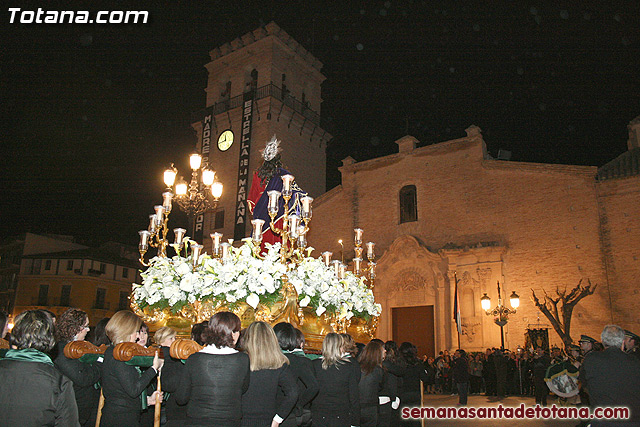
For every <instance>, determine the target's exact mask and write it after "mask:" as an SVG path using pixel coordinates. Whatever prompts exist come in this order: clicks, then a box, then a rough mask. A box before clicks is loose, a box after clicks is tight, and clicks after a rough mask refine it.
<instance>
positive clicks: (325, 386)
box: [311, 333, 360, 427]
mask: <svg viewBox="0 0 640 427" xmlns="http://www.w3.org/2000/svg"><path fill="white" fill-rule="evenodd" d="M342 349H343V340H342V337H341V336H340V335H338V334H336V333H329V334H327V336H326V337H325V338H324V341H323V343H322V357H321V358H319V359H316V360H314V361H313V371H314V373H315V375H316V378H317V379H318V385H319V386H320V391H319V392H318V396H316V398H315V399H314V400H313V402H311V417H312V419H313V426H314V427H349V426H357V425H359V424H360V392H359V390H358V379H359V377H360V374H359V370H360V368H359V367H358V371H356V370H355V369H354V368H353V367H354V365H350V364H349V363H350V362H347V361H345V359H344V358H343V353H342Z"/></svg>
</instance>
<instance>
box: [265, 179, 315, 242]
mask: <svg viewBox="0 0 640 427" xmlns="http://www.w3.org/2000/svg"><path fill="white" fill-rule="evenodd" d="M288 173H289V171H287V170H286V169H283V168H280V169H279V170H278V172H277V173H276V174H275V175H274V176H273V177H272V178H271V179H270V180H269V183H268V184H267V187H266V188H265V190H264V192H263V193H262V195H261V196H260V198H259V199H258V201H257V202H256V206H255V207H254V208H253V218H254V219H263V220H264V226H263V227H262V231H263V232H266V231H267V230H269V224H270V223H271V217H270V216H269V210H268V208H269V194H268V192H269V191H273V190H275V191H279V192H282V176H283V175H287V174H288ZM306 195H307V193H305V192H304V191H302V189H301V188H300V187H298V184H296V183H295V182H294V183H293V185H292V195H291V200H290V201H289V206H292V203H293V206H294V207H295V210H294V211H295V213H296V214H297V215H300V212H301V207H300V197H303V196H306ZM283 215H284V199H283V198H282V197H280V198H279V199H278V214H277V215H276V222H277V221H278V220H279V219H280V218H281V217H282V216H283Z"/></svg>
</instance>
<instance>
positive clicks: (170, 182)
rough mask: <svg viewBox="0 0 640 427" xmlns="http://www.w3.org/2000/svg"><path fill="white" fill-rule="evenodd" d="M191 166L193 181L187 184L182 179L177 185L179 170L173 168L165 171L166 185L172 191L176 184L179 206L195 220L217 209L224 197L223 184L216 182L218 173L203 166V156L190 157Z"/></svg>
mask: <svg viewBox="0 0 640 427" xmlns="http://www.w3.org/2000/svg"><path fill="white" fill-rule="evenodd" d="M189 164H190V166H191V181H190V182H189V183H188V184H187V182H186V181H184V179H182V177H180V180H179V181H178V182H177V183H176V175H177V174H178V170H177V169H176V168H175V167H174V166H173V164H171V167H170V168H169V169H167V170H165V171H164V183H165V185H166V186H167V188H168V190H169V191H170V190H171V189H172V188H173V186H174V183H175V197H174V198H173V200H174V201H175V202H176V203H177V204H178V206H179V207H180V209H182V210H183V211H184V212H185V213H186V214H187V216H188V217H189V218H190V219H191V220H193V219H194V218H195V217H196V215H198V214H201V213H203V212H206V211H208V210H210V209H213V208H215V207H216V206H217V205H218V200H219V199H220V196H221V195H222V183H221V182H220V181H216V173H215V172H214V171H212V170H211V169H209V168H208V167H207V165H202V156H200V154H197V153H196V154H192V155H191V156H190V157H189Z"/></svg>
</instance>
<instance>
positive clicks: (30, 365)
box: [0, 350, 80, 427]
mask: <svg viewBox="0 0 640 427" xmlns="http://www.w3.org/2000/svg"><path fill="white" fill-rule="evenodd" d="M33 351H35V350H33ZM40 354H42V356H44V357H46V356H45V355H44V353H40ZM79 425H80V424H79V423H78V407H77V406H76V398H75V396H74V394H73V383H72V382H71V380H69V379H68V378H67V377H65V376H64V375H62V374H61V373H60V372H59V371H58V370H57V369H56V368H55V367H54V366H53V363H42V362H35V361H33V362H32V361H22V360H9V359H0V426H2V427H5V426H6V427H9V426H21V427H32V426H33V427H42V426H65V427H66V426H79Z"/></svg>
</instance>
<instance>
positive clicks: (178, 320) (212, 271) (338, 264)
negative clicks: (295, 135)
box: [131, 137, 381, 350]
mask: <svg viewBox="0 0 640 427" xmlns="http://www.w3.org/2000/svg"><path fill="white" fill-rule="evenodd" d="M278 144H279V141H278V140H277V139H275V137H274V138H273V139H272V140H271V141H269V142H268V143H267V146H266V148H265V150H264V151H263V158H264V163H263V166H264V165H269V166H270V168H265V169H269V170H271V171H273V172H272V173H271V175H269V176H268V177H267V179H261V178H259V177H258V173H259V171H260V170H259V171H258V172H256V175H255V176H254V182H253V185H252V190H251V193H253V194H254V195H255V200H253V204H252V207H254V209H253V210H252V213H253V216H254V219H253V220H252V221H251V223H252V226H253V230H252V233H251V236H250V237H247V238H245V239H242V241H240V242H234V241H233V240H232V239H230V240H228V241H224V240H223V235H222V234H221V233H217V232H216V233H212V234H211V235H210V237H211V239H212V240H211V241H212V254H211V255H208V254H206V253H205V254H203V253H202V252H203V245H202V244H199V243H198V242H195V241H193V240H191V239H190V238H189V237H187V236H185V234H186V231H185V229H183V228H175V229H174V230H173V234H174V240H173V242H170V241H169V239H168V234H169V227H168V222H169V215H170V213H171V211H172V208H173V206H172V205H173V201H174V200H175V201H176V203H177V204H178V205H179V206H183V205H184V204H185V202H184V199H185V197H186V196H184V193H185V190H184V189H185V188H186V184H184V183H182V184H180V185H181V187H180V188H178V186H177V185H176V186H175V188H174V186H173V184H174V182H175V176H176V173H177V171H176V170H175V168H173V167H172V168H170V169H168V170H167V171H165V184H167V187H168V188H167V189H166V190H165V191H164V193H163V194H162V196H163V199H162V200H163V201H162V204H161V205H158V206H155V213H154V214H152V215H151V216H150V221H149V226H148V228H147V229H146V230H142V231H140V232H139V235H140V242H139V251H140V262H141V263H142V264H143V265H144V266H145V267H147V268H146V270H145V271H143V272H142V273H141V276H142V278H143V280H142V283H140V284H133V293H132V297H131V307H132V309H133V310H134V312H135V313H136V314H138V315H139V316H141V317H142V318H143V319H144V321H145V322H146V323H147V324H148V325H149V327H150V329H151V330H152V331H153V330H157V329H158V328H160V327H163V326H170V327H172V328H174V329H176V330H177V331H178V333H179V335H180V336H186V335H188V334H189V331H190V328H191V325H193V324H195V323H199V322H202V321H206V320H209V318H210V317H211V316H212V315H213V314H215V313H217V312H219V311H232V312H234V313H235V314H236V315H238V316H239V317H240V319H241V320H242V325H243V327H246V326H248V325H249V324H250V323H251V322H253V321H256V320H260V321H264V322H267V323H269V324H271V325H275V324H277V323H279V322H289V323H292V324H293V325H294V326H296V327H297V328H299V329H300V330H301V331H302V332H303V333H304V335H305V337H306V340H307V348H308V349H311V350H320V349H321V346H322V340H323V338H324V336H325V335H326V334H327V333H329V332H339V333H342V332H347V333H349V334H351V335H352V336H353V337H354V339H355V340H356V341H362V342H368V341H369V340H371V339H372V338H373V337H374V334H375V331H376V328H377V322H378V316H379V315H380V311H381V307H380V305H379V304H376V303H375V300H374V297H373V286H374V280H375V267H376V263H375V259H376V258H375V251H374V248H375V243H373V242H367V243H364V242H363V230H362V229H361V228H356V229H355V230H354V252H355V257H354V258H353V260H352V263H351V268H350V269H349V266H347V265H346V264H345V263H344V262H343V261H342V260H332V255H333V254H332V253H331V252H328V251H327V252H323V253H322V255H321V256H320V257H318V258H313V257H312V256H311V253H312V252H313V251H314V249H313V248H311V247H308V245H307V233H308V232H309V225H310V221H311V218H312V202H313V198H311V197H309V196H308V195H307V194H305V193H304V192H303V191H302V190H301V189H300V188H299V187H298V186H297V184H296V182H295V178H294V176H293V175H291V174H289V173H288V171H286V170H285V169H283V168H282V167H281V164H280V163H279V159H280V157H279V154H278V151H279V148H278ZM197 164H198V165H199V164H200V163H199V162H197ZM205 167H206V166H205ZM261 168H262V167H261ZM212 174H215V172H212ZM194 180H195V172H194V178H193V179H192V181H194ZM210 181H212V180H211V179H210ZM256 186H257V187H259V188H258V191H256V190H255V187H256ZM191 187H192V185H190V186H189V188H191ZM193 187H194V189H195V188H196V187H197V186H196V185H193ZM217 189H218V194H217V197H220V194H221V186H219V187H218V188H217ZM194 191H195V190H194ZM174 193H176V194H178V195H177V196H174ZM260 209H262V211H260ZM265 237H266V238H265ZM150 248H157V254H156V256H155V257H153V258H151V259H150V260H147V259H146V258H145V255H146V254H147V252H148V251H149V250H150ZM169 249H173V252H174V255H173V256H170V255H169V254H168V252H169ZM365 250H366V261H365V260H364V257H363V255H365Z"/></svg>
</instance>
